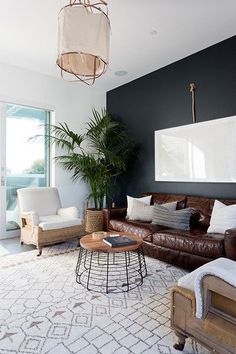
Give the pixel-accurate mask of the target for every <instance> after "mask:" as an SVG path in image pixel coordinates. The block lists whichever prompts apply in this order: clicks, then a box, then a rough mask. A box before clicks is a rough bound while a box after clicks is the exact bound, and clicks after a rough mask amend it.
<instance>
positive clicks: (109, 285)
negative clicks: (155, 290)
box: [75, 247, 147, 294]
mask: <svg viewBox="0 0 236 354" xmlns="http://www.w3.org/2000/svg"><path fill="white" fill-rule="evenodd" d="M75 273H76V282H77V283H78V284H81V285H82V286H83V287H84V288H86V289H88V290H92V291H96V292H100V293H107V294H108V293H119V292H127V291H129V290H132V289H134V288H136V287H137V286H140V285H142V284H143V278H144V277H146V275H147V268H146V262H145V257H144V253H143V249H142V247H140V248H138V249H137V250H135V251H129V252H128V251H127V252H112V253H109V252H108V253H105V252H94V251H89V250H86V249H84V248H83V247H80V251H79V256H78V262H77V266H76V270H75Z"/></svg>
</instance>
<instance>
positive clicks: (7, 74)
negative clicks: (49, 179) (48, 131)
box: [0, 63, 106, 210]
mask: <svg viewBox="0 0 236 354" xmlns="http://www.w3.org/2000/svg"><path fill="white" fill-rule="evenodd" d="M0 101H6V102H12V103H18V104H24V105H30V106H33V107H38V108H45V109H50V110H53V111H55V122H56V123H58V122H67V123H68V125H69V127H71V128H72V130H77V131H80V130H81V128H84V126H85V122H86V121H88V118H89V116H91V108H92V107H95V108H97V109H100V108H102V107H105V105H106V93H105V91H101V90H98V89H95V88H94V87H91V86H87V85H85V84H82V83H68V82H64V81H63V80H62V79H56V78H52V77H49V76H46V75H42V74H39V73H35V72H32V71H28V70H24V69H20V68H17V67H14V66H11V65H8V64H3V63H0ZM54 184H55V186H56V187H58V189H59V192H60V195H61V199H62V203H63V205H64V206H69V205H76V206H77V207H79V209H80V210H82V208H83V206H84V200H85V198H86V196H87V195H88V190H87V187H86V186H85V185H84V184H82V183H79V182H77V183H73V182H72V181H71V179H70V175H69V173H68V172H65V171H64V170H63V169H62V168H61V167H60V166H58V165H56V166H55V183H54Z"/></svg>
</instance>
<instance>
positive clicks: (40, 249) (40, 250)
mask: <svg viewBox="0 0 236 354" xmlns="http://www.w3.org/2000/svg"><path fill="white" fill-rule="evenodd" d="M42 250H43V249H42V248H41V247H39V248H38V251H39V253H38V254H37V257H39V256H41V254H42Z"/></svg>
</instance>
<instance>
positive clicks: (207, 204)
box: [186, 196, 236, 230]
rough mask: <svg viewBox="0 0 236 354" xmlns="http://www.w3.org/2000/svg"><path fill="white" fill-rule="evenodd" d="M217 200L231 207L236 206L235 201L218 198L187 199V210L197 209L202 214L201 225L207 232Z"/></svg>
mask: <svg viewBox="0 0 236 354" xmlns="http://www.w3.org/2000/svg"><path fill="white" fill-rule="evenodd" d="M215 199H217V200H219V201H220V202H222V203H224V204H226V205H231V204H236V200H235V199H218V198H204V197H194V196H193V197H192V196H188V197H187V203H186V207H187V208H194V209H197V210H198V211H199V213H200V219H199V225H200V226H201V227H203V228H204V229H205V230H206V229H207V228H208V227H209V226H210V219H211V213H212V209H213V205H214V202H215Z"/></svg>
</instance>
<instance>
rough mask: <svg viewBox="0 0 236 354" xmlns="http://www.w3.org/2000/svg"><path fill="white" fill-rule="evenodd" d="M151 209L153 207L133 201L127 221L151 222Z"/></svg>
mask: <svg viewBox="0 0 236 354" xmlns="http://www.w3.org/2000/svg"><path fill="white" fill-rule="evenodd" d="M153 208H154V206H153V205H147V204H145V203H143V202H140V201H139V200H136V199H134V200H133V207H132V209H131V212H130V216H129V220H140V221H152V217H153Z"/></svg>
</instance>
